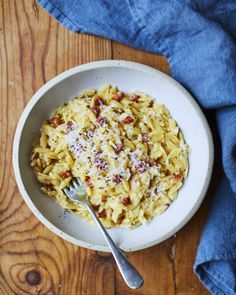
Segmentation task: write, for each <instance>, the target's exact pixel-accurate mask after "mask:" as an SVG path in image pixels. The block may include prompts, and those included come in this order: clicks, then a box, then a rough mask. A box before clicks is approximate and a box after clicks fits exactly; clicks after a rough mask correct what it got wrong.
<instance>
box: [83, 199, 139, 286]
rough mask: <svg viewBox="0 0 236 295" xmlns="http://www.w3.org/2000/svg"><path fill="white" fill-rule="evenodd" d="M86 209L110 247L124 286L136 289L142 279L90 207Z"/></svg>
mask: <svg viewBox="0 0 236 295" xmlns="http://www.w3.org/2000/svg"><path fill="white" fill-rule="evenodd" d="M86 207H87V209H88V211H89V213H90V214H91V216H92V217H93V219H94V220H95V222H96V224H97V225H98V227H99V229H100V231H101V233H102V235H103V237H104V238H105V240H106V242H107V244H108V246H109V247H110V250H111V253H112V254H113V256H114V258H115V261H116V263H117V266H118V268H119V270H120V272H121V275H122V277H123V278H124V280H125V282H126V284H127V285H128V286H129V287H130V288H132V289H138V288H140V287H141V286H142V284H143V277H142V276H141V275H140V274H139V273H138V271H137V270H136V269H135V268H134V266H133V265H132V264H131V263H130V262H129V261H128V259H127V258H126V257H125V255H124V254H123V253H122V252H121V250H120V249H119V248H118V247H117V246H116V244H115V243H114V242H113V240H112V239H111V237H110V235H109V234H108V232H107V231H106V229H105V228H104V226H103V225H102V223H101V222H100V220H99V219H98V217H97V215H96V214H95V212H94V211H93V209H92V208H91V207H90V205H88V204H86Z"/></svg>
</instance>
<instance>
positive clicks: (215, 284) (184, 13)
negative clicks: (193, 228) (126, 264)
mask: <svg viewBox="0 0 236 295" xmlns="http://www.w3.org/2000/svg"><path fill="white" fill-rule="evenodd" d="M38 2H39V3H40V5H41V6H42V7H44V8H45V9H46V10H47V11H48V12H49V13H50V14H51V15H52V16H53V17H54V18H56V19H57V20H58V21H59V22H60V23H61V24H62V25H64V26H65V27H67V28H68V29H70V30H72V31H75V32H82V33H89V34H95V35H99V36H103V37H106V38H109V39H113V40H116V41H118V42H121V43H124V44H127V45H130V46H132V47H136V48H139V49H143V50H147V51H151V52H154V53H160V54H163V55H165V56H166V57H167V58H168V61H169V64H170V68H171V75H172V76H173V77H174V78H175V79H176V80H178V81H179V82H180V83H182V84H183V85H184V86H185V87H186V88H187V89H188V90H189V91H190V92H191V93H192V94H193V95H194V97H195V98H196V99H197V100H198V102H199V103H200V105H201V106H202V108H203V109H215V112H216V119H217V127H218V131H219V134H220V138H221V143H222V159H223V167H224V172H225V176H226V177H224V179H222V182H221V184H219V188H218V190H217V192H216V196H215V199H214V204H213V208H212V210H211V213H210V216H209V219H208V221H207V224H206V226H205V229H204V232H203V235H202V237H201V241H200V245H199V249H198V253H197V259H196V263H195V267H194V269H195V272H196V273H197V275H198V276H199V278H200V280H201V281H202V282H203V284H205V286H206V287H207V288H208V289H209V290H210V291H211V292H212V293H214V294H236V277H235V275H236V260H235V259H236V214H235V212H236V42H235V41H236V1H235V0H222V1H219V0H192V1H191V0H188V1H185V0H169V1H167V0H166V1H163V0H155V1H154V0H153V1H152V0H116V1H109V0H97V1H89V0H67V1H64V0H38Z"/></svg>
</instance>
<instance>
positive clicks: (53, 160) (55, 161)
mask: <svg viewBox="0 0 236 295" xmlns="http://www.w3.org/2000/svg"><path fill="white" fill-rule="evenodd" d="M58 162H59V160H58V159H52V160H51V163H52V164H54V163H58Z"/></svg>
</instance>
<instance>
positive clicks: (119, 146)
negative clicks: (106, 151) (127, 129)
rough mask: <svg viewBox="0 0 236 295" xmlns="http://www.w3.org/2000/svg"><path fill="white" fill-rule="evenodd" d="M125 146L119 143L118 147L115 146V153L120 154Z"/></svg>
mask: <svg viewBox="0 0 236 295" xmlns="http://www.w3.org/2000/svg"><path fill="white" fill-rule="evenodd" d="M123 149H124V147H123V145H118V146H117V147H116V148H115V153H116V154H119V153H120V152H121V151H123Z"/></svg>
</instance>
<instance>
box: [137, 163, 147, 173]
mask: <svg viewBox="0 0 236 295" xmlns="http://www.w3.org/2000/svg"><path fill="white" fill-rule="evenodd" d="M148 167H149V164H148V163H147V162H145V161H141V160H140V161H139V163H138V165H136V166H135V168H136V170H138V171H139V172H145V171H146V170H147V169H148Z"/></svg>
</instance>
